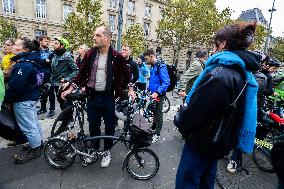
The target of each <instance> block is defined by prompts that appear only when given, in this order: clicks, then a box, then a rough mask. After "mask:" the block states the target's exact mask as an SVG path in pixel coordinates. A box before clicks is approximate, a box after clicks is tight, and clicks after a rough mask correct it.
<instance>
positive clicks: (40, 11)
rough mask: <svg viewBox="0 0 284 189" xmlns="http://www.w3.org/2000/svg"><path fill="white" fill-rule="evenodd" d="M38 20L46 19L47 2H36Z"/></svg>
mask: <svg viewBox="0 0 284 189" xmlns="http://www.w3.org/2000/svg"><path fill="white" fill-rule="evenodd" d="M36 18H41V19H45V18H46V2H45V0H36Z"/></svg>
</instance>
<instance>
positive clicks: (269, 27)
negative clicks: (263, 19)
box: [264, 0, 276, 54]
mask: <svg viewBox="0 0 284 189" xmlns="http://www.w3.org/2000/svg"><path fill="white" fill-rule="evenodd" d="M274 5H275V0H274V1H273V5H272V9H269V10H268V11H269V12H270V13H271V14H270V20H269V26H268V32H267V36H266V40H265V45H264V53H266V54H267V49H268V40H269V35H270V29H271V20H272V15H273V12H274V11H276V9H275V8H274Z"/></svg>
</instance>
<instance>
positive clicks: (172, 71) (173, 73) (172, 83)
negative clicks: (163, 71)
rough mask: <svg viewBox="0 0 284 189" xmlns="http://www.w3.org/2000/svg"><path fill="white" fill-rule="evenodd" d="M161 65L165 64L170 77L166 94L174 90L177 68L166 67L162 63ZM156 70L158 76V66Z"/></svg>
mask: <svg viewBox="0 0 284 189" xmlns="http://www.w3.org/2000/svg"><path fill="white" fill-rule="evenodd" d="M161 64H165V65H166V66H167V70H168V74H169V77H170V85H169V86H168V88H167V92H170V91H172V90H174V88H175V86H176V83H177V68H176V67H175V66H174V65H168V64H166V63H164V62H162V63H161ZM157 70H158V74H159V71H160V64H159V65H158V67H157Z"/></svg>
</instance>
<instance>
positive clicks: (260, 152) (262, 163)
mask: <svg viewBox="0 0 284 189" xmlns="http://www.w3.org/2000/svg"><path fill="white" fill-rule="evenodd" d="M252 158H253V161H254V163H255V164H256V166H257V167H258V168H259V169H260V170H262V171H264V172H267V173H273V172H274V168H273V166H272V163H271V159H270V151H269V149H267V148H262V147H260V146H257V147H255V148H254V150H253V153H252Z"/></svg>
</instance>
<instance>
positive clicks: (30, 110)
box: [13, 101, 42, 148]
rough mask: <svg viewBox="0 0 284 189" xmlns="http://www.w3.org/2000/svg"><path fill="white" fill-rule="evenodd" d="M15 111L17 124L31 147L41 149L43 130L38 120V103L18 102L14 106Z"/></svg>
mask: <svg viewBox="0 0 284 189" xmlns="http://www.w3.org/2000/svg"><path fill="white" fill-rule="evenodd" d="M13 109H14V113H15V117H16V120H17V123H18V125H19V127H20V129H21V130H22V131H23V133H24V135H25V136H26V137H27V139H28V141H29V145H30V147H31V148H36V147H39V146H40V145H41V141H42V130H41V127H40V124H39V122H38V119H37V110H36V101H24V102H16V103H14V104H13Z"/></svg>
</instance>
